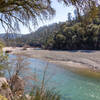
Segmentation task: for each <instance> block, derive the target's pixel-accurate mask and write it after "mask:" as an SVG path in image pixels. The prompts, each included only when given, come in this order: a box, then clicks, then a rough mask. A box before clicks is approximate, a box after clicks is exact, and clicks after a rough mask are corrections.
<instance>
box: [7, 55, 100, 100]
mask: <svg viewBox="0 0 100 100" xmlns="http://www.w3.org/2000/svg"><path fill="white" fill-rule="evenodd" d="M12 57H13V56H12V55H10V56H9V58H12ZM28 61H29V62H30V64H29V67H30V68H31V72H36V73H37V76H38V77H39V78H40V79H41V78H42V76H43V72H44V69H45V67H46V66H47V65H48V68H47V71H46V79H47V80H48V79H49V81H47V82H48V86H49V87H51V88H56V89H57V91H59V93H60V95H61V97H62V100H100V74H97V73H86V74H83V73H85V71H83V72H81V71H80V72H79V73H75V72H73V71H70V70H68V69H64V68H62V67H61V66H58V65H55V64H51V63H47V62H45V61H42V60H39V59H33V58H29V59H28ZM87 72H88V71H87Z"/></svg>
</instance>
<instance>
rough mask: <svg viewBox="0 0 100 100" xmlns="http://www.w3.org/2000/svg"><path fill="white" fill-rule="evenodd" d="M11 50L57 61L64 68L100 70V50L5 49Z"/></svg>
mask: <svg viewBox="0 0 100 100" xmlns="http://www.w3.org/2000/svg"><path fill="white" fill-rule="evenodd" d="M6 50H11V51H12V52H11V53H12V54H22V55H25V56H28V57H32V58H38V59H42V60H46V61H49V62H51V63H55V64H57V65H59V66H62V67H64V68H68V67H74V68H82V69H83V68H84V69H91V70H93V71H100V66H99V65H100V51H94V50H73V51H72V50H71V51H67V50H66V51H51V50H37V49H34V48H27V49H26V50H23V48H18V47H16V48H12V47H6V48H4V51H6Z"/></svg>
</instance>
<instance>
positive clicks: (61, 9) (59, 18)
mask: <svg viewBox="0 0 100 100" xmlns="http://www.w3.org/2000/svg"><path fill="white" fill-rule="evenodd" d="M52 7H53V8H54V9H55V10H56V15H55V16H54V17H53V18H52V19H51V20H47V21H45V22H44V23H42V22H39V25H38V26H37V27H35V28H34V26H33V25H32V26H31V29H32V31H35V30H37V29H38V28H39V27H42V26H44V25H49V24H52V23H59V22H64V21H66V20H67V19H68V18H67V15H68V13H69V12H70V13H71V14H72V16H74V13H73V12H74V10H75V8H74V7H73V6H68V7H66V6H65V5H63V4H62V3H58V2H57V0H53V1H52ZM20 29H21V34H28V33H30V31H29V29H28V28H27V27H25V26H22V25H20ZM0 33H5V31H4V29H3V28H2V27H1V25H0Z"/></svg>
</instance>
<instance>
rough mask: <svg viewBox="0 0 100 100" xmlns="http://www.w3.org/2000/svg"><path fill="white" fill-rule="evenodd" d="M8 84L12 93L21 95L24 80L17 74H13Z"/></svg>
mask: <svg viewBox="0 0 100 100" xmlns="http://www.w3.org/2000/svg"><path fill="white" fill-rule="evenodd" d="M10 84H11V90H12V92H13V93H14V95H17V96H21V95H23V93H24V86H25V82H24V81H23V79H22V78H21V77H19V76H18V75H14V76H13V77H12V78H11V79H10Z"/></svg>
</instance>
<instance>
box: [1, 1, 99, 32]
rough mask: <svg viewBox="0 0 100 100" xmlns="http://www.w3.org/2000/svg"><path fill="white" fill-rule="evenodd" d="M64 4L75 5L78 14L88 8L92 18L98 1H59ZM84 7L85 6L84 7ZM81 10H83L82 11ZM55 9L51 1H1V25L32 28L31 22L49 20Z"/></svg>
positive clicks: (16, 28)
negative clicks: (21, 25) (20, 25)
mask: <svg viewBox="0 0 100 100" xmlns="http://www.w3.org/2000/svg"><path fill="white" fill-rule="evenodd" d="M57 1H59V2H64V4H66V5H69V4H72V5H74V6H75V7H76V8H77V10H78V12H80V13H81V11H84V9H86V8H87V10H88V11H89V12H91V14H90V16H91V15H92V16H91V17H94V16H95V15H96V13H94V14H93V12H95V11H96V4H98V3H97V0H57ZM83 5H84V6H83ZM80 8H81V9H82V10H80ZM54 12H55V11H54V9H53V8H52V6H51V0H0V23H1V24H2V27H3V28H4V29H5V30H6V31H7V29H9V30H10V31H11V30H15V31H16V30H18V29H20V28H19V24H20V23H22V24H23V25H26V26H27V27H30V25H29V23H30V21H31V22H33V24H37V22H38V20H39V19H40V20H41V19H49V18H50V17H51V16H52V15H54Z"/></svg>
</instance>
